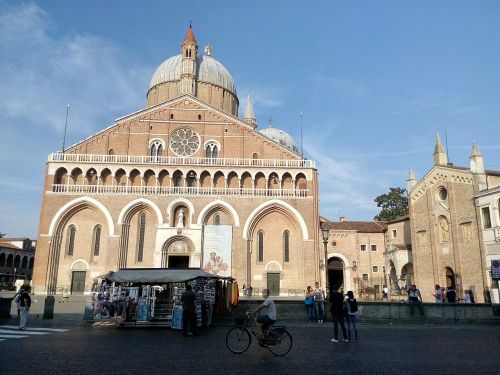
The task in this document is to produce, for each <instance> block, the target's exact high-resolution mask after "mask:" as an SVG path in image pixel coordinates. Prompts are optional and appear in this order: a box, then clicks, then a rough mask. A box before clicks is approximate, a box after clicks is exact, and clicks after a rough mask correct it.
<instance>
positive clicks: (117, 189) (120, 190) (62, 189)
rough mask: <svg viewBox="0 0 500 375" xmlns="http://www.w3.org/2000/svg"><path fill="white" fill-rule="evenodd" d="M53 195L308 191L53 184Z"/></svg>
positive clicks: (300, 193)
mask: <svg viewBox="0 0 500 375" xmlns="http://www.w3.org/2000/svg"><path fill="white" fill-rule="evenodd" d="M52 192H53V193H62V194H71V195H80V194H115V195H128V194H132V195H185V196H212V195H230V196H253V197H255V196H259V197H260V196H267V197H291V198H306V197H307V196H308V189H257V188H216V187H186V186H183V187H178V186H122V185H65V184H53V185H52Z"/></svg>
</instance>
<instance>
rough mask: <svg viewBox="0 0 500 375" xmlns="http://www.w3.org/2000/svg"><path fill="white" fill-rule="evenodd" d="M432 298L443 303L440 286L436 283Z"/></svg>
mask: <svg viewBox="0 0 500 375" xmlns="http://www.w3.org/2000/svg"><path fill="white" fill-rule="evenodd" d="M432 296H434V298H435V299H436V303H443V294H442V291H441V287H440V286H439V285H438V284H436V287H435V288H434V294H432Z"/></svg>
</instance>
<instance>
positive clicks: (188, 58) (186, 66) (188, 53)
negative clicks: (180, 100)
mask: <svg viewBox="0 0 500 375" xmlns="http://www.w3.org/2000/svg"><path fill="white" fill-rule="evenodd" d="M181 50H182V55H181V56H182V72H181V94H191V95H196V92H195V91H196V90H195V88H196V85H195V83H196V82H195V81H196V55H197V54H198V44H196V38H195V37H194V33H193V29H192V27H191V24H190V25H189V30H188V32H187V34H186V37H185V38H184V41H183V42H182V44H181Z"/></svg>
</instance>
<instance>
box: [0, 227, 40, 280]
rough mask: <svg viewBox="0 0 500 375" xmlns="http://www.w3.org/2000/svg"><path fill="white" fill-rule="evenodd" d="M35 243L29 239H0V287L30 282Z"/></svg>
mask: <svg viewBox="0 0 500 375" xmlns="http://www.w3.org/2000/svg"><path fill="white" fill-rule="evenodd" d="M35 248H36V241H33V240H30V239H29V238H24V237H23V238H5V237H3V238H0V285H11V284H13V283H14V282H15V281H16V280H19V279H21V280H31V278H32V274H33V266H34V262H35Z"/></svg>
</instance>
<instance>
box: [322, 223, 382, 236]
mask: <svg viewBox="0 0 500 375" xmlns="http://www.w3.org/2000/svg"><path fill="white" fill-rule="evenodd" d="M322 221H324V222H325V223H326V224H327V225H328V227H329V228H330V229H333V230H354V231H356V232H359V233H384V232H385V231H386V230H387V224H386V223H385V222H383V221H346V220H344V221H329V220H322Z"/></svg>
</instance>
